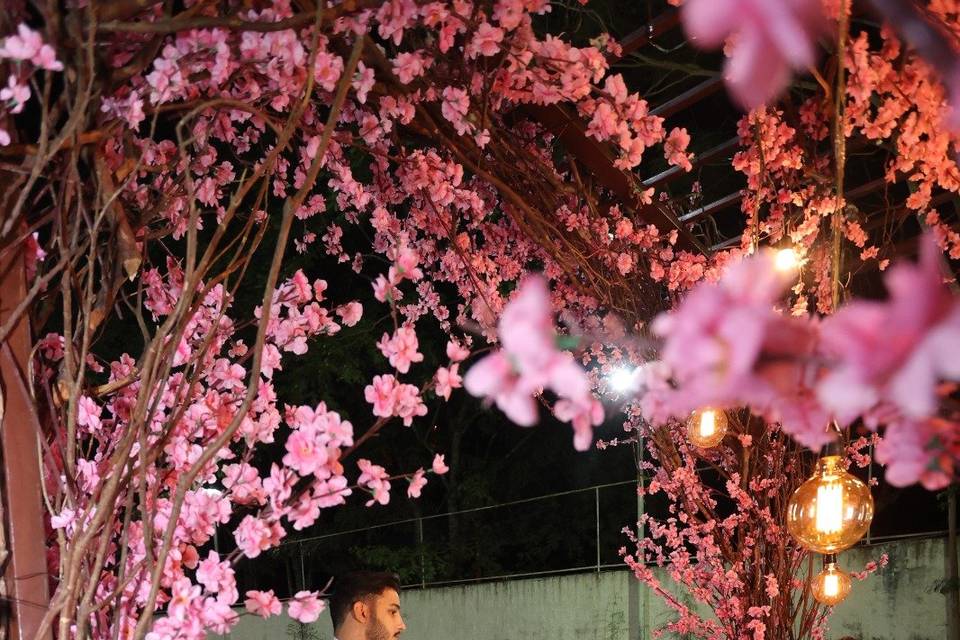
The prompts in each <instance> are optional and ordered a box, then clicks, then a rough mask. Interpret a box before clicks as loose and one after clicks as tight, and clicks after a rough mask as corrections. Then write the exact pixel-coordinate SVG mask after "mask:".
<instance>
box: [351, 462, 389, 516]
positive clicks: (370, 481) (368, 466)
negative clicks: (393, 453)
mask: <svg viewBox="0 0 960 640" xmlns="http://www.w3.org/2000/svg"><path fill="white" fill-rule="evenodd" d="M357 467H358V468H359V469H360V472H361V473H360V477H359V478H358V479H357V484H358V485H360V486H363V487H366V488H367V489H368V490H369V491H370V493H371V494H373V498H372V499H371V500H368V501H367V503H366V506H368V507H369V506H371V505H373V504H374V503H375V502H376V503H380V504H381V505H385V504H387V503H389V502H390V481H389V480H387V477H388V476H387V471H386V469H384V468H383V467H381V466H380V465H378V464H373V463H372V462H370V461H369V460H367V459H365V458H360V459H359V460H357Z"/></svg>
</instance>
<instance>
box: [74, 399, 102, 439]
mask: <svg viewBox="0 0 960 640" xmlns="http://www.w3.org/2000/svg"><path fill="white" fill-rule="evenodd" d="M102 411H103V409H102V407H100V405H98V404H97V403H96V402H94V400H93V399H92V398H89V397H87V396H80V398H79V399H78V400H77V424H78V425H80V426H81V427H86V428H87V429H88V430H89V431H91V432H93V431H97V430H98V429H99V428H100V415H101V412H102Z"/></svg>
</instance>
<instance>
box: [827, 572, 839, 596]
mask: <svg viewBox="0 0 960 640" xmlns="http://www.w3.org/2000/svg"><path fill="white" fill-rule="evenodd" d="M838 593H840V577H839V576H837V574H835V573H828V574H827V575H825V576H824V577H823V595H825V596H827V597H828V598H833V597H835V596H836V595H837V594H838Z"/></svg>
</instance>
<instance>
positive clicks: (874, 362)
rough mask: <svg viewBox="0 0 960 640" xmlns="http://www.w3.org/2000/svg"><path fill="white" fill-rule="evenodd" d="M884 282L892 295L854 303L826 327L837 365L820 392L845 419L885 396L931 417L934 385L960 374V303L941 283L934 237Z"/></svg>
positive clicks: (824, 334)
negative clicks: (915, 257) (916, 259)
mask: <svg viewBox="0 0 960 640" xmlns="http://www.w3.org/2000/svg"><path fill="white" fill-rule="evenodd" d="M884 280H885V282H886V284H887V288H888V289H889V291H890V298H889V299H888V300H886V301H883V302H873V301H856V302H852V303H850V304H848V305H846V306H845V307H844V308H842V309H841V310H840V311H838V312H837V313H836V314H834V315H833V316H831V317H829V318H827V320H825V321H824V323H823V327H822V330H821V336H822V337H821V340H822V343H823V346H824V349H825V350H826V352H827V353H828V355H829V356H832V357H833V358H835V359H836V363H837V365H836V367H834V368H833V370H832V371H831V372H830V373H829V374H828V375H827V376H826V377H825V378H824V379H823V380H822V382H821V383H820V385H819V387H818V393H819V398H820V400H821V401H822V402H823V403H824V404H825V405H826V406H827V407H829V408H831V409H833V410H834V411H835V412H836V413H837V415H838V416H839V417H840V418H841V419H842V420H844V421H845V422H846V421H849V420H851V419H852V418H854V417H855V416H856V415H858V414H860V413H862V412H864V411H866V410H867V409H869V408H870V407H871V406H872V405H874V404H875V403H876V402H877V401H878V400H879V399H880V398H883V399H884V400H886V401H887V402H889V403H891V404H893V405H894V406H896V407H897V408H898V409H899V410H900V411H902V412H903V413H904V415H906V416H907V417H909V418H914V419H919V418H923V417H924V416H929V415H931V414H932V413H933V412H934V408H935V406H936V403H937V400H936V393H935V389H936V385H937V383H938V382H940V380H942V379H946V380H953V381H956V380H960V359H958V358H957V357H956V354H957V353H960V304H958V303H957V301H956V300H955V299H954V297H953V296H952V295H951V294H950V292H949V290H948V289H947V288H946V287H945V286H944V285H943V283H942V276H941V271H940V251H939V249H938V248H937V247H936V245H935V243H934V242H933V239H932V238H930V237H929V236H927V237H925V238H924V239H923V242H922V245H921V252H920V262H919V264H916V265H913V264H907V263H901V264H898V265H896V266H894V267H892V268H891V269H890V270H889V271H888V272H887V274H886V276H885V279H884Z"/></svg>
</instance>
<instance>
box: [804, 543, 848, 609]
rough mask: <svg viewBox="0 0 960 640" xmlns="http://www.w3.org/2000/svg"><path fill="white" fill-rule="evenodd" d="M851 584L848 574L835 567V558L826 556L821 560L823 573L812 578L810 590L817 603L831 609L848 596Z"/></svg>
mask: <svg viewBox="0 0 960 640" xmlns="http://www.w3.org/2000/svg"><path fill="white" fill-rule="evenodd" d="M852 584H853V581H852V580H851V579H850V574H849V573H847V572H846V571H844V570H843V569H841V568H840V567H838V566H837V557H836V556H835V555H828V556H825V557H824V560H823V571H821V572H820V573H818V574H817V575H816V576H815V577H814V578H813V582H812V583H811V584H810V589H811V591H812V592H813V597H814V599H815V600H816V601H817V602H819V603H821V604H825V605H827V606H828V607H832V606H834V605H836V604H839V603H840V602H843V600H844V599H845V598H846V597H847V595H849V594H850V588H851V586H852Z"/></svg>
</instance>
